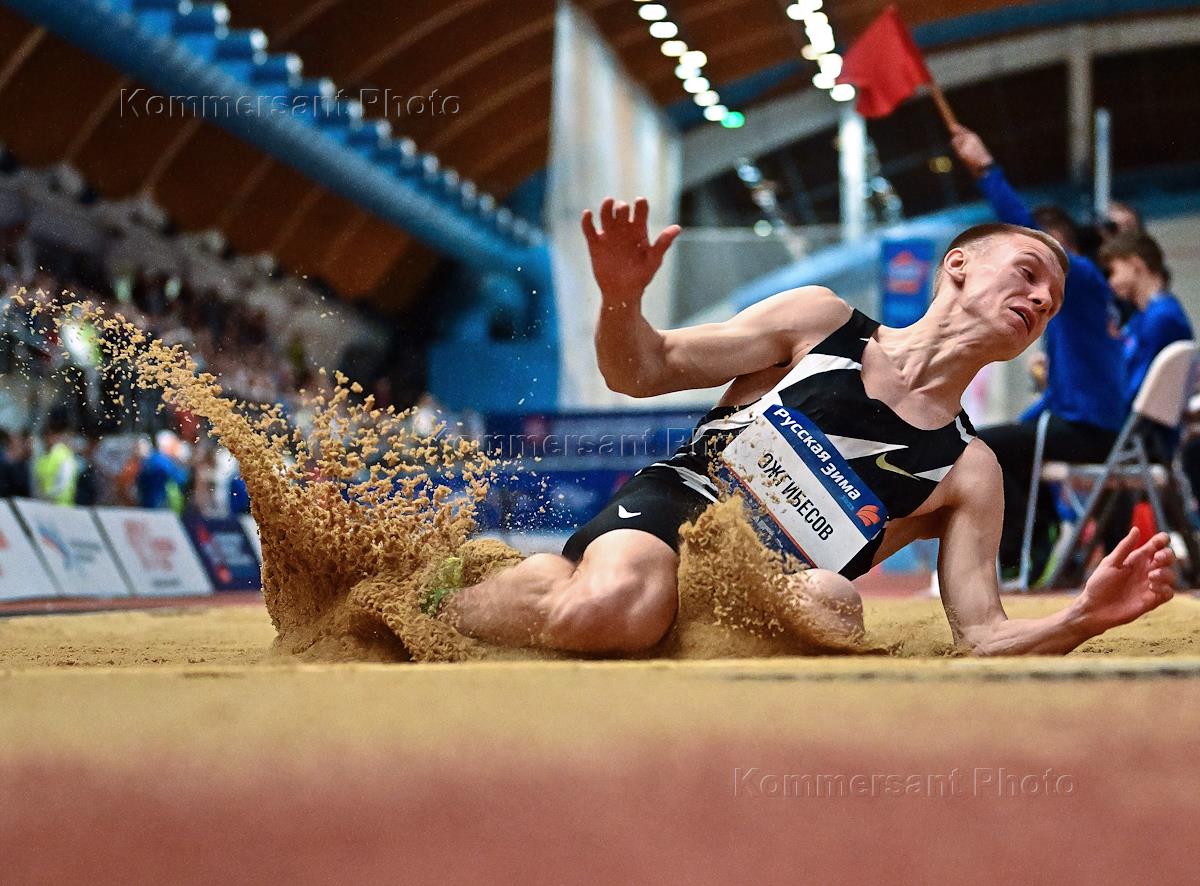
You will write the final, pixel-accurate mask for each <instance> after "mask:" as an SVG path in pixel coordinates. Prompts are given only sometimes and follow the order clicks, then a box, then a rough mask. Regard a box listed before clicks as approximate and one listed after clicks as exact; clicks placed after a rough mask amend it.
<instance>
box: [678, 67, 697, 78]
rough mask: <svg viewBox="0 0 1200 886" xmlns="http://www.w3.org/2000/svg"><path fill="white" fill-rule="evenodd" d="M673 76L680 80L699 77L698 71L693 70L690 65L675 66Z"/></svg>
mask: <svg viewBox="0 0 1200 886" xmlns="http://www.w3.org/2000/svg"><path fill="white" fill-rule="evenodd" d="M675 76H676V77H678V78H679V79H680V80H690V79H692V78H693V77H699V76H700V69H699V68H693V67H692V66H691V65H676V66H675Z"/></svg>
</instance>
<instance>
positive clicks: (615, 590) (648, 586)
mask: <svg viewBox="0 0 1200 886" xmlns="http://www.w3.org/2000/svg"><path fill="white" fill-rule="evenodd" d="M574 584H575V586H574V587H572V588H570V589H569V592H568V593H564V594H562V595H560V596H559V598H558V599H556V600H554V601H553V603H552V605H551V608H550V610H549V612H548V613H547V619H546V630H547V633H548V634H549V637H550V639H551V641H552V643H554V644H555V645H560V646H562V647H565V648H572V649H574V650H577V651H581V652H642V651H644V650H646V649H649V648H651V647H652V646H654V645H655V644H656V643H658V642H659V641H660V640H661V639H662V638H663V637H664V636H665V635H666V633H667V631H668V630H670V627H671V623H672V622H673V621H674V619H675V610H676V607H677V591H676V588H675V584H674V582H673V581H668V580H666V579H665V578H663V577H660V576H654V575H651V576H640V575H637V574H636V573H635V572H633V571H632V570H622V571H620V572H615V573H612V574H609V575H605V576H592V575H586V574H577V575H576V579H575V582H574Z"/></svg>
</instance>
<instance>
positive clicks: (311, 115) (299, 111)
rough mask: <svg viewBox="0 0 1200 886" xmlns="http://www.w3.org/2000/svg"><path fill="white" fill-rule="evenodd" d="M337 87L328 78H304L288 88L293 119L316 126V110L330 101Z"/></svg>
mask: <svg viewBox="0 0 1200 886" xmlns="http://www.w3.org/2000/svg"><path fill="white" fill-rule="evenodd" d="M336 92H337V87H336V86H334V85H333V81H332V80H330V79H329V78H328V77H305V78H302V79H301V80H299V81H297V82H296V83H295V84H294V85H292V86H290V87H288V92H287V96H288V99H290V101H291V110H292V115H293V116H294V117H298V118H301V119H305V120H307V121H308V122H310V123H312V124H313V125H316V115H317V108H318V107H319V106H320V105H321V104H322V103H323V102H325V101H328V100H329V99H332V98H333V96H334V93H336Z"/></svg>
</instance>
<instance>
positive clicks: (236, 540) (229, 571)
mask: <svg viewBox="0 0 1200 886" xmlns="http://www.w3.org/2000/svg"><path fill="white" fill-rule="evenodd" d="M183 525H184V526H185V527H186V528H187V531H188V534H189V535H190V536H191V537H192V544H193V545H194V546H195V548H196V553H198V554H199V555H200V562H201V563H202V564H203V565H204V570H205V572H207V573H208V577H209V579H210V580H211V581H212V583H213V587H214V588H216V589H217V590H218V591H241V590H258V589H259V588H261V587H262V577H261V576H260V575H259V568H258V554H257V553H256V551H255V548H254V545H253V544H251V542H250V540H249V539H248V538H246V532H245V530H244V529H242V524H241V522H240V521H239V520H238V519H237V518H236V517H223V518H219V519H211V518H207V517H202V516H200V515H199V514H197V513H194V512H190V513H187V514H185V515H184V517H183Z"/></svg>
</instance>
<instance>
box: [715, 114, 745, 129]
mask: <svg viewBox="0 0 1200 886" xmlns="http://www.w3.org/2000/svg"><path fill="white" fill-rule="evenodd" d="M721 125H722V126H724V127H725V128H726V129H741V128H742V127H743V126H745V125H746V115H745V114H743V113H741V112H740V111H730V112H729V113H728V114H726V115H725V116H724V117H722V118H721Z"/></svg>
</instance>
